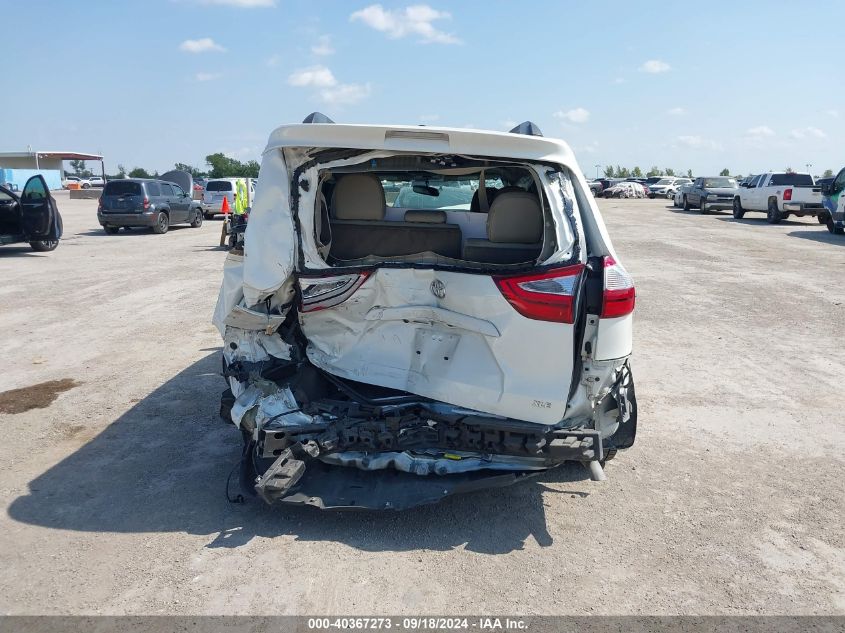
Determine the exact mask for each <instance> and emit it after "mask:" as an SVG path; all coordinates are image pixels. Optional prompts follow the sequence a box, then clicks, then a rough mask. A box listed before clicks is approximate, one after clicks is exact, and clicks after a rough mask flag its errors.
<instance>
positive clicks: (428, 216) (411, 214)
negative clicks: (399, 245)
mask: <svg viewBox="0 0 845 633" xmlns="http://www.w3.org/2000/svg"><path fill="white" fill-rule="evenodd" d="M405 222H425V223H426V224H446V212H445V211H438V210H436V209H432V210H430V211H414V210H411V211H405Z"/></svg>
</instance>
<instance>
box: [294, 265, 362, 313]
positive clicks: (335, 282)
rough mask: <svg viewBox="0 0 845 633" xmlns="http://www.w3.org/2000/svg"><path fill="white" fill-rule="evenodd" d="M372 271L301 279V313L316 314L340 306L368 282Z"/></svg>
mask: <svg viewBox="0 0 845 633" xmlns="http://www.w3.org/2000/svg"><path fill="white" fill-rule="evenodd" d="M370 273H371V271H369V270H367V271H364V272H361V273H353V274H349V275H331V276H329V277H300V278H299V288H300V296H301V303H300V312H315V311H317V310H325V309H326V308H332V307H334V306H336V305H339V304H341V303H343V302H344V301H346V300H347V299H348V298H349V297H351V296H352V295H353V294H354V293H355V291H356V290H358V288H360V287H361V285H362V284H363V283H364V282H365V281H366V280H367V278H368V277H369V276H370Z"/></svg>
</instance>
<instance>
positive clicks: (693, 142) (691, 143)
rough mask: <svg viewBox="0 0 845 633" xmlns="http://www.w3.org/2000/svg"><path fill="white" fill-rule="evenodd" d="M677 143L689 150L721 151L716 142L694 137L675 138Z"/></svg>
mask: <svg viewBox="0 0 845 633" xmlns="http://www.w3.org/2000/svg"><path fill="white" fill-rule="evenodd" d="M677 141H678V143H680V144H681V145H683V146H684V147H689V148H690V149H721V148H722V146H721V145H720V144H719V143H717V142H716V141H712V140H710V139H706V138H701V137H700V136H695V135H683V136H679V137H677Z"/></svg>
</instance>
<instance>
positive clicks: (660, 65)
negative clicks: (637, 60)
mask: <svg viewBox="0 0 845 633" xmlns="http://www.w3.org/2000/svg"><path fill="white" fill-rule="evenodd" d="M640 70H641V71H642V72H644V73H652V74H657V73H665V72H668V71H670V70H672V67H671V66H670V65H669V64H667V63H666V62H663V61H660V60H659V59H650V60H648V61H647V62H645V63H644V64H643V65H642V66H640Z"/></svg>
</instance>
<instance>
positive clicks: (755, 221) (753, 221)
mask: <svg viewBox="0 0 845 633" xmlns="http://www.w3.org/2000/svg"><path fill="white" fill-rule="evenodd" d="M719 219H720V220H721V221H722V222H733V223H734V224H749V225H753V226H808V224H807V223H806V222H801V221H799V220H781V221H780V222H778V223H777V224H769V223H768V222H767V221H766V216H765V215H759V216H757V217H750V218H742V219H741V220H737V219H736V218H735V217H733V214H731V215H728V216H727V217H724V218H719ZM814 221H815V220H814ZM816 226H818V227H819V228H822V229H824V227H823V226H821V225H820V224H817V225H816Z"/></svg>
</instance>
